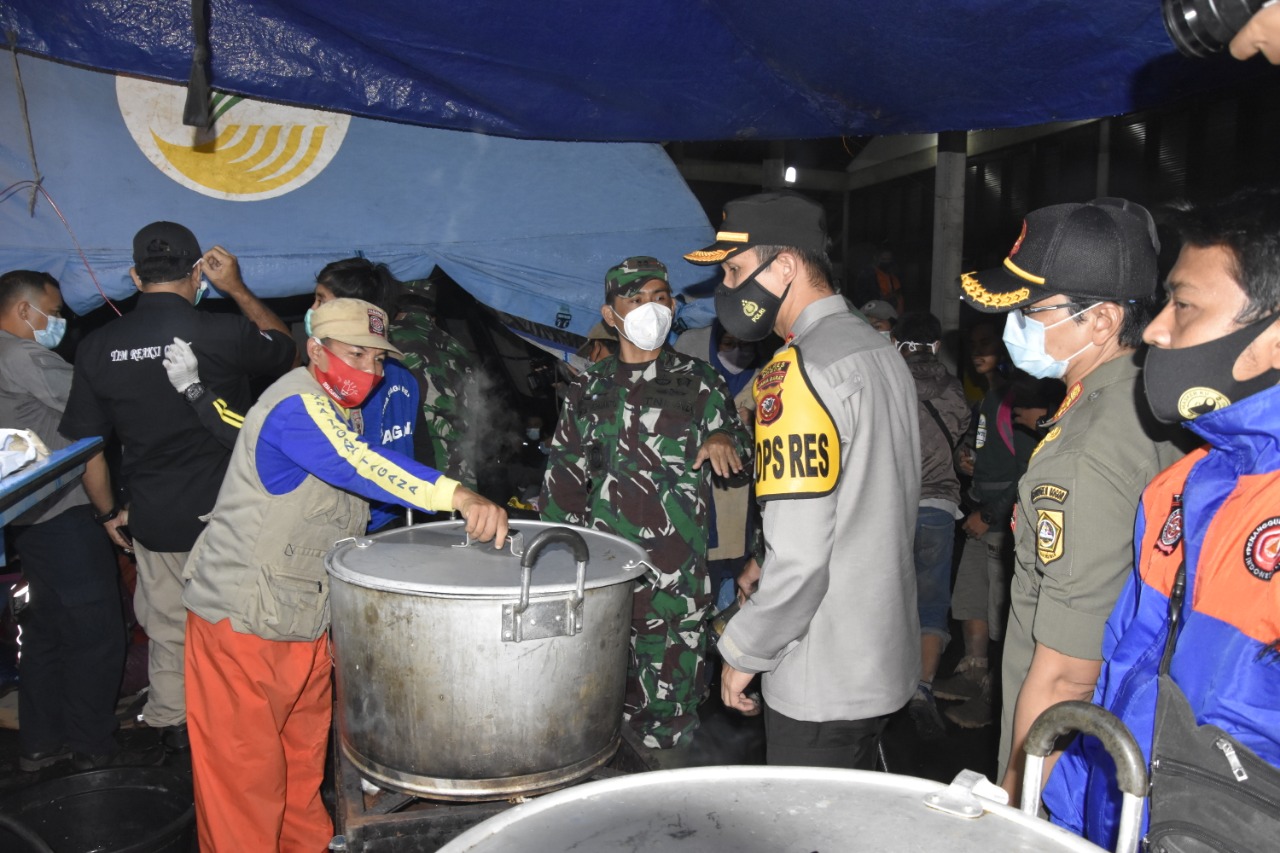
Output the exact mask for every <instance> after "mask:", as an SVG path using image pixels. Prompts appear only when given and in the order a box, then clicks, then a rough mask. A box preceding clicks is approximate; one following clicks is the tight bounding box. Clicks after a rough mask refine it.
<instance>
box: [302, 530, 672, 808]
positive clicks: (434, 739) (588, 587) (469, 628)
mask: <svg viewBox="0 0 1280 853" xmlns="http://www.w3.org/2000/svg"><path fill="white" fill-rule="evenodd" d="M644 561H645V551H644V549H642V548H640V547H639V546H638V545H635V544H633V543H631V542H627V541H626V540H624V539H621V538H619V537H617V536H613V535H610V534H607V533H601V532H598V531H592V530H583V529H580V528H573V527H563V526H556V525H551V524H547V523H545V522H538V521H529V522H516V523H514V524H513V525H512V533H511V536H510V537H509V541H508V545H507V547H504V548H503V549H501V550H498V549H495V548H494V547H493V545H492V543H490V544H478V543H470V542H469V541H468V539H467V536H466V532H465V530H464V524H463V522H460V521H446V522H438V523H433V524H422V525H418V526H416V527H409V528H405V529H401V530H394V531H390V532H387V533H380V534H376V535H374V536H370V537H367V538H359V539H348V540H344V541H343V542H340V543H338V544H337V545H336V546H335V547H334V548H333V550H332V551H330V553H329V554H328V556H326V558H325V566H326V568H327V569H328V571H329V575H330V579H331V582H330V607H331V611H332V625H333V627H332V631H333V646H334V657H335V662H336V676H337V690H338V730H339V734H340V738H341V748H342V751H343V754H344V755H345V756H346V757H347V758H348V759H349V760H350V761H351V763H352V764H353V765H354V766H355V767H356V768H357V769H358V770H359V771H360V773H361V774H362V775H363V776H365V777H366V778H368V779H370V780H371V781H373V782H374V783H375V784H377V785H379V786H381V787H385V788H392V789H395V790H399V791H403V792H405V793H409V794H416V795H419V796H429V797H436V798H442V799H458V800H484V799H498V798H502V797H506V796H510V795H512V794H523V793H532V792H537V791H543V790H549V789H552V788H555V787H559V786H561V785H564V784H566V783H568V782H571V781H573V780H575V779H578V778H580V777H582V776H585V775H587V774H589V773H591V771H593V770H594V769H596V768H597V767H599V766H600V765H602V764H604V763H605V762H606V761H608V760H609V758H610V757H611V756H612V755H613V753H614V751H615V750H616V749H617V746H618V736H619V725H620V723H621V720H622V701H623V694H624V690H625V684H626V674H627V662H628V654H629V645H630V628H631V598H632V590H633V586H634V581H635V580H636V578H637V577H639V576H640V575H641V574H642V573H643V572H644V571H645V568H646V565H647V564H646V563H645V562H644Z"/></svg>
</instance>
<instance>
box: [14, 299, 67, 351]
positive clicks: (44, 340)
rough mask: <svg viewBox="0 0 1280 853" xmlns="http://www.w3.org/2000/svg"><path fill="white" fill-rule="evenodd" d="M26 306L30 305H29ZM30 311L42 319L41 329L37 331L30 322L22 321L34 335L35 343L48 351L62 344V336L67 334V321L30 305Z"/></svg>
mask: <svg viewBox="0 0 1280 853" xmlns="http://www.w3.org/2000/svg"><path fill="white" fill-rule="evenodd" d="M27 304H28V305H30V304H31V303H27ZM31 310H32V311H34V312H36V313H37V314H39V315H40V316H41V317H43V318H44V328H43V329H37V328H36V327H35V326H32V325H31V321H30V320H23V322H24V323H26V324H27V326H28V327H30V329H31V331H32V332H34V333H35V336H36V343H38V344H39V345H40V346H42V347H46V348H48V349H53V348H54V347H56V346H57V345H58V344H60V343H62V336H63V335H65V334H66V333H67V321H66V320H65V319H63V318H62V317H52V316H50V315H48V314H46V313H44V312H43V311H41V310H40V309H39V308H37V307H36V306H34V305H31Z"/></svg>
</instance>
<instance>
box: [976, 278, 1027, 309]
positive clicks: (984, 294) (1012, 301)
mask: <svg viewBox="0 0 1280 853" xmlns="http://www.w3.org/2000/svg"><path fill="white" fill-rule="evenodd" d="M960 286H961V287H962V288H964V292H965V295H966V296H968V297H969V298H970V299H971V300H973V301H974V302H977V303H978V304H979V305H986V306H987V307H989V308H1012V307H1013V306H1015V305H1019V304H1021V303H1022V302H1024V301H1026V299H1027V298H1029V297H1030V296H1031V291H1030V290H1029V289H1027V288H1025V287H1020V288H1018V289H1017V290H1015V291H1013V292H1012V293H992V292H991V291H989V290H987V289H986V288H985V287H983V286H982V282H980V281H978V278H977V276H975V275H974V274H973V273H971V272H967V273H964V274H962V275H961V276H960Z"/></svg>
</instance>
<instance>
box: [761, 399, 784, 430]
mask: <svg viewBox="0 0 1280 853" xmlns="http://www.w3.org/2000/svg"><path fill="white" fill-rule="evenodd" d="M780 417H782V391H778V393H776V394H766V395H765V396H763V397H761V398H760V404H759V405H758V406H757V407H756V420H757V421H759V422H760V423H761V424H763V425H764V426H768V425H769V424H771V423H773V422H774V421H776V420H777V419H778V418H780Z"/></svg>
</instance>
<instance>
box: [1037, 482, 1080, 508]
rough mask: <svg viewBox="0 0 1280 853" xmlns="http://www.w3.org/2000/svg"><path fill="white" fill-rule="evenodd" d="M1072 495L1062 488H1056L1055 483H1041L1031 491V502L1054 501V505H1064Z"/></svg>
mask: <svg viewBox="0 0 1280 853" xmlns="http://www.w3.org/2000/svg"><path fill="white" fill-rule="evenodd" d="M1069 494H1071V493H1070V492H1069V491H1068V490H1067V489H1064V488H1063V487H1062V486H1055V485H1054V484H1053V483H1041V484H1040V485H1038V486H1036V487H1035V488H1034V489H1032V490H1031V500H1032V502H1033V503H1034V502H1035V501H1053V502H1054V503H1059V504H1064V503H1066V502H1067V495H1069Z"/></svg>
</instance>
